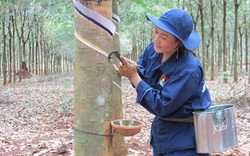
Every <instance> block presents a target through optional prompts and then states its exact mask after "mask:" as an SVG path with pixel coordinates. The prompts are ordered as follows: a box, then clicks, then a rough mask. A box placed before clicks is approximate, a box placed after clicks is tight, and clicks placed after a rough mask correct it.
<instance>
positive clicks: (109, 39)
mask: <svg viewBox="0 0 250 156" xmlns="http://www.w3.org/2000/svg"><path fill="white" fill-rule="evenodd" d="M74 6H75V10H74V17H75V24H74V26H75V28H74V29H75V64H74V90H75V91H74V140H75V155H76V156H78V155H81V156H82V155H86V156H88V155H97V156H101V155H103V156H113V155H114V152H113V144H112V142H113V140H114V139H113V138H114V137H116V136H113V135H112V127H111V124H110V122H111V121H112V120H113V119H115V118H116V117H117V116H119V114H121V110H120V109H117V108H118V107H117V106H119V104H117V103H120V97H119V98H115V96H118V95H119V92H120V88H118V87H117V86H116V85H114V83H113V82H114V81H116V80H117V78H114V73H115V71H114V69H113V67H112V64H111V63H110V61H109V60H108V58H107V57H108V54H109V53H110V52H111V51H112V49H113V35H114V30H115V25H114V24H113V23H112V22H111V20H112V1H111V0H106V1H98V2H96V1H95V0H88V1H82V2H81V3H79V2H77V1H75V0H74ZM113 78H114V80H113ZM118 83H119V82H118Z"/></svg>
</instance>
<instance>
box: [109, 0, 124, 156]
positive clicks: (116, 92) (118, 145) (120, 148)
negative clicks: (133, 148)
mask: <svg viewBox="0 0 250 156" xmlns="http://www.w3.org/2000/svg"><path fill="white" fill-rule="evenodd" d="M117 3H118V0H112V11H113V14H112V21H113V23H114V24H115V26H116V29H115V34H114V37H113V49H114V50H117V51H119V52H120V51H121V50H120V37H119V30H120V29H119V23H120V18H119V16H118V5H117ZM113 81H114V82H116V83H117V84H118V85H119V86H121V76H120V75H119V74H117V72H113ZM113 87H114V88H113V90H112V102H113V103H115V107H114V108H113V109H114V111H115V112H116V113H115V114H114V118H116V119H118V118H120V119H121V118H123V112H122V99H121V97H122V96H121V94H122V92H121V89H119V88H118V87H117V86H113ZM113 148H114V149H113V152H114V155H115V156H126V155H127V147H126V145H125V142H124V137H122V136H120V135H115V137H113Z"/></svg>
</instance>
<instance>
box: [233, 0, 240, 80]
mask: <svg viewBox="0 0 250 156" xmlns="http://www.w3.org/2000/svg"><path fill="white" fill-rule="evenodd" d="M234 6H235V8H234V9H235V12H234V18H235V21H234V46H233V60H234V67H233V69H234V82H235V83H237V82H238V9H239V4H238V2H237V0H234Z"/></svg>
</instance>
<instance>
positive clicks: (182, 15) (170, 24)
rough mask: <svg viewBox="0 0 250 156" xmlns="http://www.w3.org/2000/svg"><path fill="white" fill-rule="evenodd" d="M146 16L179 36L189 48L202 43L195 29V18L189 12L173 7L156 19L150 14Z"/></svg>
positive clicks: (156, 24)
mask: <svg viewBox="0 0 250 156" xmlns="http://www.w3.org/2000/svg"><path fill="white" fill-rule="evenodd" d="M146 17H147V19H148V20H149V21H151V22H152V23H153V24H154V25H155V26H156V27H158V28H159V29H162V30H164V31H166V32H168V33H170V34H172V35H173V36H175V37H177V38H178V39H179V40H180V41H181V42H182V44H183V45H184V46H185V47H186V49H188V50H195V49H196V48H197V47H198V46H199V44H200V37H199V35H198V34H197V32H196V31H194V29H193V27H194V26H193V25H194V23H193V20H192V17H191V16H190V15H189V13H188V12H186V11H184V10H182V9H172V10H169V11H168V12H165V13H164V14H162V15H161V16H160V17H159V19H156V18H154V17H152V16H150V15H149V14H146Z"/></svg>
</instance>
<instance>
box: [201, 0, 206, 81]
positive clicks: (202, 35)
mask: <svg viewBox="0 0 250 156" xmlns="http://www.w3.org/2000/svg"><path fill="white" fill-rule="evenodd" d="M199 10H200V15H201V42H202V45H201V46H202V66H203V68H204V69H205V68H206V58H205V57H206V55H205V33H204V21H203V20H204V19H203V0H199ZM205 71H206V70H204V77H206V72H205Z"/></svg>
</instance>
